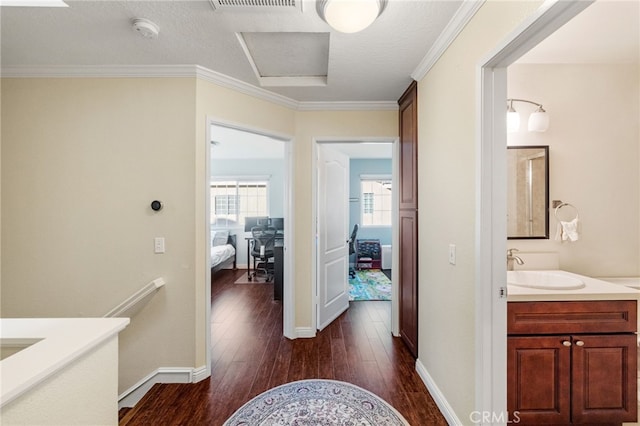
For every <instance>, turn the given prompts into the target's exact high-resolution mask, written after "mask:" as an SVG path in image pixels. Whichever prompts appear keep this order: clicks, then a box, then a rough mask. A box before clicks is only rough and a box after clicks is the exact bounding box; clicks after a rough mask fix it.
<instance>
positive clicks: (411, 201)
mask: <svg viewBox="0 0 640 426" xmlns="http://www.w3.org/2000/svg"><path fill="white" fill-rule="evenodd" d="M417 95H418V91H417V84H416V82H413V83H412V84H411V85H410V86H409V88H408V89H407V90H406V92H405V93H404V94H403V95H402V97H401V98H400V99H399V100H398V104H399V106H400V117H399V119H400V129H399V131H400V158H399V160H400V161H399V170H400V182H399V191H398V194H399V202H400V209H417V208H418V101H417Z"/></svg>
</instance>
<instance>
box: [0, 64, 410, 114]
mask: <svg viewBox="0 0 640 426" xmlns="http://www.w3.org/2000/svg"><path fill="white" fill-rule="evenodd" d="M0 76H1V77H2V78H199V79H201V80H203V81H208V82H210V83H214V84H217V85H219V86H222V87H226V88H228V89H232V90H235V91H237V92H240V93H244V94H246V95H249V96H253V97H255V98H258V99H262V100H265V101H268V102H271V103H274V104H276V105H280V106H284V107H286V108H290V109H293V110H297V111H321V110H322V111H354V110H358V111H380V110H397V109H398V105H397V103H396V102H386V101H380V102H300V101H296V100H294V99H291V98H288V97H286V96H282V95H279V94H277V93H273V92H270V91H269V90H266V89H262V88H260V87H256V86H254V85H252V84H249V83H246V82H244V81H241V80H238V79H236V78H233V77H229V76H227V75H224V74H221V73H219V72H216V71H212V70H210V69H208V68H205V67H202V66H199V65H77V66H71V65H58V66H43V67H3V68H2V70H1V72H0Z"/></svg>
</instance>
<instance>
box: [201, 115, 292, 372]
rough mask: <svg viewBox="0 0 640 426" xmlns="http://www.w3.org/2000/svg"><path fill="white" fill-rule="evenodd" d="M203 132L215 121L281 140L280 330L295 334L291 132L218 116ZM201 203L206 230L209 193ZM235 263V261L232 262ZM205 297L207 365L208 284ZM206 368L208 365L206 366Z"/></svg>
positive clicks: (209, 316)
mask: <svg viewBox="0 0 640 426" xmlns="http://www.w3.org/2000/svg"><path fill="white" fill-rule="evenodd" d="M206 122H207V134H206V138H207V141H210V140H211V133H210V132H211V126H212V125H215V126H220V127H228V128H231V129H235V130H240V131H243V132H249V133H255V134H257V135H261V136H267V137H270V138H273V139H277V140H280V141H282V142H283V143H284V144H285V150H284V151H285V162H286V167H285V178H284V186H285V187H284V194H285V199H284V200H283V202H284V206H285V207H284V227H285V229H284V232H285V234H284V279H283V285H282V287H283V288H282V291H283V294H282V302H283V304H282V310H283V313H282V322H283V325H282V328H283V330H282V333H283V335H284V336H285V337H287V338H289V339H293V338H295V337H296V328H295V313H296V312H295V286H294V285H293V277H294V276H295V275H294V273H295V265H294V262H293V253H295V250H294V245H293V242H294V240H295V238H294V237H295V235H294V232H295V231H294V230H295V227H294V220H295V218H294V216H295V215H294V205H295V201H294V192H293V179H292V178H291V177H292V176H293V170H294V165H295V164H294V159H293V149H294V143H293V137H292V136H288V135H285V134H282V133H275V132H271V131H269V130H265V129H261V128H257V127H252V126H247V125H243V124H239V123H234V122H230V121H226V120H222V119H218V118H214V117H210V116H208V117H207V120H206ZM210 145H211V144H209V143H208V142H207V147H208V149H207V164H208V165H207V174H208V176H207V182H208V181H209V179H210V177H211V167H210V164H209V163H210V157H211V151H210V148H209V147H210ZM208 188H209V186H208V185H206V189H207V190H208ZM205 203H206V206H207V214H208V216H207V217H206V218H205V220H206V222H207V225H206V228H207V230H208V231H207V232H210V228H211V226H210V224H209V220H210V217H211V215H210V209H211V205H210V204H211V197H209V196H207V198H206V199H205ZM207 237H208V241H211V235H207ZM210 251H211V248H210V247H209V248H208V249H207V252H209V254H208V260H207V265H209V263H210V262H211V260H210V259H211V254H210ZM236 266H237V265H236ZM207 271H208V274H209V281H208V282H209V283H210V282H211V277H210V275H211V270H210V267H209V268H207ZM205 299H206V301H207V302H206V304H207V307H206V309H207V318H208V319H207V320H206V321H207V325H206V329H207V330H206V332H207V355H206V356H207V365H209V364H210V363H211V322H210V321H209V318H211V303H209V301H210V300H211V286H210V285H206V295H205ZM209 368H210V367H209Z"/></svg>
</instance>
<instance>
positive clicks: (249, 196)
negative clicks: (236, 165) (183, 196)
mask: <svg viewBox="0 0 640 426" xmlns="http://www.w3.org/2000/svg"><path fill="white" fill-rule="evenodd" d="M268 200H269V181H268V180H266V179H265V180H257V179H256V180H253V179H252V180H249V179H235V180H225V181H222V180H221V181H214V182H211V224H212V225H213V226H216V227H234V226H238V227H240V226H243V225H244V218H245V217H247V216H249V217H251V216H268V215H269V206H268V204H269V203H268Z"/></svg>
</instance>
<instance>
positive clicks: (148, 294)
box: [104, 278, 165, 318]
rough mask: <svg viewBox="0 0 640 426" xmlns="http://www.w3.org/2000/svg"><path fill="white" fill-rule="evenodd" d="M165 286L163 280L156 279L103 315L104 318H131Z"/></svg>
mask: <svg viewBox="0 0 640 426" xmlns="http://www.w3.org/2000/svg"><path fill="white" fill-rule="evenodd" d="M164 284H165V282H164V279H163V278H156V279H155V280H153V281H151V282H150V283H149V284H147V285H146V286H144V287H142V288H141V289H140V290H138V291H137V292H135V293H134V294H132V295H131V296H130V297H129V298H127V299H126V300H125V301H124V302H122V303H120V304H119V305H118V306H116V307H115V308H113V309H112V310H110V311H109V312H108V313H107V314H105V316H104V317H105V318H112V317H127V318H131V317H133V316H134V315H135V314H137V313H138V312H139V311H140V309H142V308H143V307H144V306H145V305H146V304H147V302H149V300H151V298H152V297H153V296H154V295H155V294H156V292H157V291H158V290H159V289H160V287H162V286H163V285H164Z"/></svg>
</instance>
